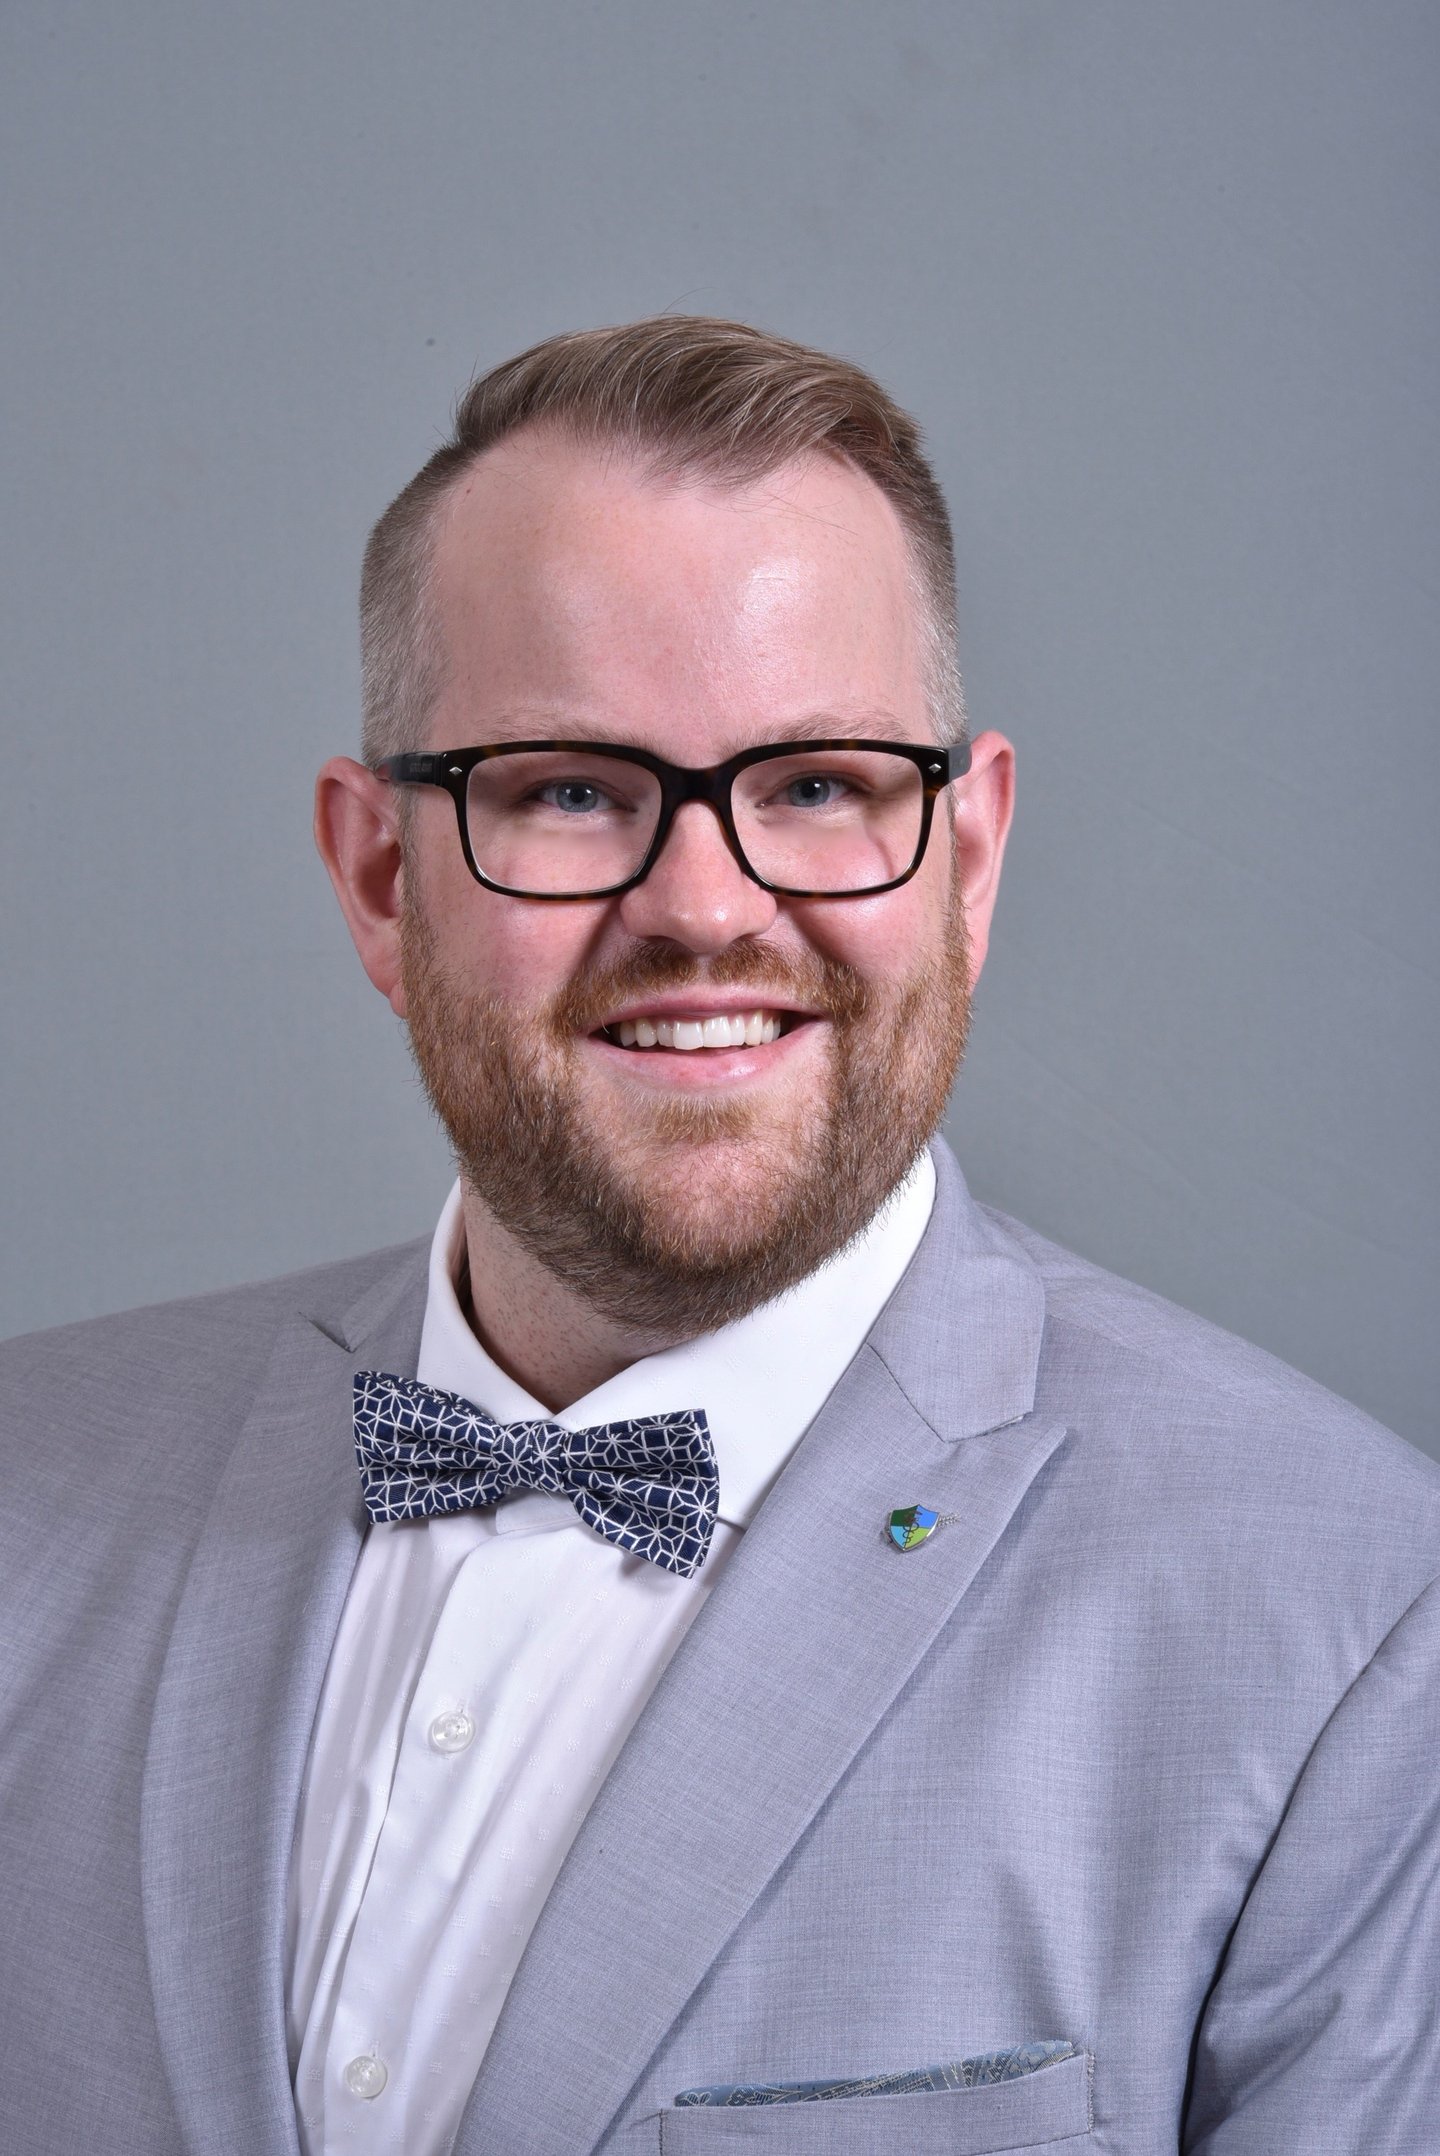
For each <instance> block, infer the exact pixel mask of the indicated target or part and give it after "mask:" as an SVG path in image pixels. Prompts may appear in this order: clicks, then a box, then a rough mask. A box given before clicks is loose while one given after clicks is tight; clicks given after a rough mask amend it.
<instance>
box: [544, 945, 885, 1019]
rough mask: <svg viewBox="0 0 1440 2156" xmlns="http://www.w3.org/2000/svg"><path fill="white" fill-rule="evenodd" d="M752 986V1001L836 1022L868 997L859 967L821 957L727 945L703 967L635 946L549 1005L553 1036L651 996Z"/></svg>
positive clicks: (673, 952)
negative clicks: (680, 990)
mask: <svg viewBox="0 0 1440 2156" xmlns="http://www.w3.org/2000/svg"><path fill="white" fill-rule="evenodd" d="M676 988H696V989H703V988H753V989H755V990H756V991H757V1000H759V1001H763V1002H765V1003H773V1004H779V1005H791V1006H794V1007H796V1008H801V1009H804V1010H807V1011H814V1012H816V1013H818V1015H819V1016H821V1017H823V1018H829V1019H833V1020H836V1021H837V1022H839V1023H841V1024H845V1023H848V1022H850V1021H853V1020H855V1019H858V1018H862V1017H863V1016H864V1015H865V1013H866V1012H867V1011H868V1009H869V1007H870V1000H871V998H870V991H869V989H868V988H867V986H866V983H865V980H864V977H863V975H862V974H861V973H860V972H859V970H858V968H856V967H854V966H849V965H846V964H845V963H844V961H843V960H841V959H838V958H829V957H827V956H826V955H825V954H824V953H823V952H819V951H803V952H802V951H783V950H778V949H775V948H774V947H772V946H769V945H766V944H760V943H731V944H727V945H726V946H725V948H724V950H721V951H717V952H716V953H715V956H714V957H713V958H710V959H706V960H705V961H704V962H703V963H702V962H701V961H700V960H699V959H697V958H695V957H694V955H693V954H692V953H691V952H689V951H682V950H680V949H678V948H677V947H676V945H674V944H673V943H663V942H654V943H639V944H637V945H636V946H635V948H634V949H633V950H632V951H629V952H627V953H626V955H625V957H624V958H620V959H613V960H611V961H610V962H609V963H608V964H607V965H603V966H597V967H595V968H593V969H592V970H590V971H588V972H585V973H582V974H581V975H579V976H578V977H577V978H576V979H575V980H573V981H571V982H570V983H569V984H568V986H567V987H566V988H565V989H564V990H563V992H562V993H561V994H560V995H559V996H557V997H556V998H555V1001H554V1003H553V1004H552V1006H551V1021H552V1024H553V1026H554V1028H555V1030H556V1031H557V1032H558V1033H561V1034H563V1035H566V1036H568V1037H573V1036H574V1035H575V1034H576V1033H591V1032H593V1031H594V1030H595V1028H596V1027H597V1026H600V1025H603V1024H604V1022H605V1020H606V1019H607V1018H608V1017H609V1015H610V1013H611V1012H612V1011H613V1010H615V1009H616V1008H617V1007H618V1006H619V1005H620V1004H622V1003H630V1002H633V1001H635V999H636V998H637V997H640V996H644V995H646V994H648V993H650V992H651V991H652V990H654V991H659V990H670V989H676Z"/></svg>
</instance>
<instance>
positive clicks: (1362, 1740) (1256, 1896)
mask: <svg viewBox="0 0 1440 2156" xmlns="http://www.w3.org/2000/svg"><path fill="white" fill-rule="evenodd" d="M1180 2145H1181V2149H1182V2150H1183V2151H1184V2152H1185V2156H1291V2152H1293V2156H1301V2152H1303V2156H1437V2151H1440V1580H1435V1581H1432V1582H1431V1584H1430V1585H1429V1586H1428V1587H1427V1588H1426V1589H1425V1591H1424V1592H1423V1593H1422V1594H1421V1595H1419V1596H1418V1597H1417V1598H1416V1600H1415V1601H1414V1602H1412V1603H1411V1605H1410V1607H1409V1608H1408V1609H1407V1610H1406V1612H1405V1614H1404V1615H1403V1616H1402V1617H1401V1618H1400V1619H1399V1621H1398V1622H1397V1623H1396V1624H1395V1625H1394V1627H1393V1628H1392V1629H1391V1631H1390V1632H1389V1633H1388V1634H1387V1635H1386V1637H1385V1639H1384V1640H1383V1641H1382V1642H1381V1644H1380V1646H1379V1648H1378V1649H1377V1651H1376V1653H1375V1655H1374V1657H1373V1658H1372V1660H1371V1661H1370V1662H1369V1663H1367V1665H1366V1667H1365V1668H1364V1670H1362V1672H1361V1673H1360V1675H1359V1676H1358V1677H1357V1678H1356V1680H1355V1682H1354V1683H1353V1684H1352V1685H1351V1687H1350V1689H1349V1691H1348V1692H1347V1693H1346V1694H1345V1697H1344V1698H1343V1699H1342V1700H1341V1701H1340V1703H1339V1705H1338V1706H1337V1707H1336V1709H1335V1711H1334V1713H1333V1714H1332V1716H1331V1717H1330V1720H1329V1722H1328V1723H1327V1724H1326V1726H1325V1728H1324V1730H1323V1731H1322V1732H1321V1735H1320V1737H1319V1739H1318V1741H1317V1743H1316V1745H1315V1748H1314V1750H1313V1751H1312V1752H1311V1754H1310V1757H1309V1759H1308V1761H1307V1762H1306V1765H1305V1769H1304V1772H1303V1773H1302V1774H1301V1776H1300V1779H1299V1781H1298V1782H1297V1784H1296V1786H1295V1790H1294V1793H1293V1795H1292V1797H1291V1800H1290V1803H1289V1805H1288V1807H1287V1809H1286V1813H1285V1817H1284V1819H1283V1821H1282V1823H1281V1826H1280V1829H1279V1832H1278V1833H1277V1835H1276V1837H1275V1840H1274V1842H1273V1844H1272V1845H1271V1848H1270V1852H1269V1854H1268V1856H1267V1857H1266V1860H1265V1862H1264V1864H1263V1866H1262V1867H1261V1869H1260V1872H1259V1874H1258V1875H1257V1877H1256V1880H1255V1884H1254V1886H1253V1888H1252V1889H1251V1892H1250V1895H1249V1897H1248V1899H1247V1901H1246V1904H1245V1907H1244V1910H1243V1911H1242V1913H1241V1916H1240V1920H1239V1922H1238V1924H1237V1925H1236V1927H1235V1931H1234V1934H1233V1936H1232V1938H1231V1942H1230V1946H1229V1949H1228V1952H1227V1953H1226V1956H1225V1959H1224V1961H1223V1963H1222V1965H1221V1971H1220V1975H1219V1977H1218V1979H1217V1981H1216V1983H1215V1986H1214V1989H1213V1991H1212V1992H1211V1995H1210V1999H1209V2003H1208V2005H1207V2007H1206V2010H1205V2012H1204V2014H1203V2016H1202V2017H1201V2022H1200V2028H1199V2034H1198V2039H1197V2044H1196V2052H1195V2064H1194V2073H1193V2076H1192V2083H1191V2091H1190V2098H1189V2102H1188V2105H1187V2107H1186V2115H1185V2124H1184V2130H1183V2132H1182V2135H1181V2143H1180Z"/></svg>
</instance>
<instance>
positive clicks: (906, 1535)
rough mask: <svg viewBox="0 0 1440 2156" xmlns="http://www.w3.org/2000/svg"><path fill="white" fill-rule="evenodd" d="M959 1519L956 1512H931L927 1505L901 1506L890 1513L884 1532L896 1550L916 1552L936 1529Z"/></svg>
mask: <svg viewBox="0 0 1440 2156" xmlns="http://www.w3.org/2000/svg"><path fill="white" fill-rule="evenodd" d="M959 1517H960V1515H959V1513H958V1512H932V1511H931V1510H930V1507H929V1506H928V1505H902V1506H901V1508H900V1510H899V1511H898V1512H892V1513H891V1515H890V1517H889V1519H888V1520H887V1521H886V1523H885V1532H886V1534H887V1535H888V1536H889V1538H890V1540H891V1541H892V1542H893V1543H894V1545H895V1547H896V1549H897V1550H918V1549H919V1547H920V1545H921V1543H922V1542H928V1541H929V1539H930V1537H931V1535H933V1534H934V1532H935V1530H936V1528H937V1527H943V1526H944V1524H945V1522H946V1521H947V1520H958V1519H959Z"/></svg>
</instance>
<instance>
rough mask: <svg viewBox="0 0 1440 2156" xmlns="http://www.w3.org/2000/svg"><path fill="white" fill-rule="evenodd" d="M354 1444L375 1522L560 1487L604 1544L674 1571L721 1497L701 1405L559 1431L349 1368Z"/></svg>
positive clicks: (690, 1554)
mask: <svg viewBox="0 0 1440 2156" xmlns="http://www.w3.org/2000/svg"><path fill="white" fill-rule="evenodd" d="M355 1452H356V1455H357V1457H358V1459H359V1462H360V1481H361V1485H362V1487H363V1489H364V1493H365V1509H366V1511H367V1512H368V1513H369V1515H370V1517H371V1519H372V1520H425V1519H429V1518H431V1517H432V1516H433V1515H434V1514H436V1513H439V1512H468V1511H470V1510H471V1509H472V1508H473V1507H475V1506H477V1505H493V1504H494V1502H495V1500H496V1499H497V1498H498V1497H503V1496H504V1495H505V1493H506V1491H507V1490H545V1491H547V1492H549V1493H550V1494H551V1495H553V1496H556V1497H568V1498H569V1499H570V1502H571V1503H572V1504H573V1505H574V1507H575V1510H576V1511H577V1512H578V1513H579V1515H580V1517H581V1519H582V1520H583V1521H584V1522H585V1525H586V1526H587V1527H593V1528H594V1530H595V1532H596V1534H597V1535H603V1536H604V1537H605V1540H606V1541H607V1542H614V1543H617V1544H618V1545H619V1547H620V1548H621V1549H622V1550H630V1551H633V1553H634V1554H635V1555H636V1556H637V1557H648V1558H649V1560H650V1562H651V1564H653V1565H663V1566H664V1568H665V1570H666V1571H667V1572H674V1573H677V1574H678V1575H679V1577H680V1578H681V1579H688V1578H689V1577H690V1575H691V1573H692V1572H698V1571H699V1569H700V1567H701V1565H702V1564H703V1563H704V1562H705V1557H706V1553H707V1551H708V1550H709V1548H710V1537H711V1535H712V1533H713V1532H714V1528H715V1514H716V1509H717V1506H718V1503H719V1492H720V1478H719V1475H718V1473H717V1471H716V1467H715V1449H714V1447H713V1446H712V1444H711V1442H710V1432H709V1429H708V1428H707V1426H706V1422H705V1417H704V1414H703V1413H702V1411H701V1410H700V1409H698V1408H697V1409H695V1410H694V1412H693V1413H689V1412H687V1413H683V1414H673V1415H643V1416H641V1417H640V1418H639V1419H638V1420H636V1421H634V1422H602V1423H597V1424H596V1426H595V1427H594V1429H591V1430H567V1429H566V1428H565V1426H564V1424H563V1423H558V1422H497V1421H496V1420H495V1418H494V1416H493V1415H487V1414H486V1413H485V1410H484V1409H483V1408H480V1407H476V1406H475V1404H474V1403H473V1401H470V1400H462V1399H461V1398H460V1396H459V1394H458V1393H453V1392H437V1391H436V1389H435V1387H434V1386H433V1385H421V1384H419V1383H417V1381H416V1380H415V1379H414V1378H409V1377H391V1376H389V1375H388V1374H387V1372H385V1371H383V1370H357V1371H356V1373H355Z"/></svg>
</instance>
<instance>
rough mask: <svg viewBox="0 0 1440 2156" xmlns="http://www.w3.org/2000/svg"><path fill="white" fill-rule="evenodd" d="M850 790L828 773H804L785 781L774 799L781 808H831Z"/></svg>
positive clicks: (843, 782) (842, 781) (844, 783)
mask: <svg viewBox="0 0 1440 2156" xmlns="http://www.w3.org/2000/svg"><path fill="white" fill-rule="evenodd" d="M850 790H851V789H850V787H849V786H848V785H847V784H846V782H845V780H844V779H839V778H836V777H834V776H833V774H831V773H830V772H825V771H806V772H803V773H802V774H801V775H800V776H799V777H798V778H793V779H787V780H786V781H785V784H784V785H783V786H782V787H781V788H780V790H779V793H778V794H777V796H776V799H777V800H778V801H779V803H780V805H781V806H782V807H783V808H797V809H819V808H833V807H834V806H835V803H836V802H837V801H839V800H842V799H843V797H844V796H845V795H846V794H847V793H849V792H850Z"/></svg>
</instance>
